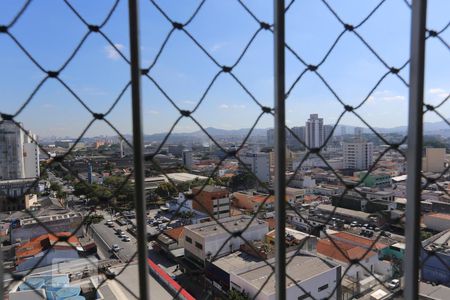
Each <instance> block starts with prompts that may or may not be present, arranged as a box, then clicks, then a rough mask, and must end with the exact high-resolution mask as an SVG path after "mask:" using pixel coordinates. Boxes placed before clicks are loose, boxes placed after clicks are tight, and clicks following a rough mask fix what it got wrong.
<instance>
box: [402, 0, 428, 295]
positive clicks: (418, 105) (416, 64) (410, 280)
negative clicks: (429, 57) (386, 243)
mask: <svg viewBox="0 0 450 300" xmlns="http://www.w3.org/2000/svg"><path fill="white" fill-rule="evenodd" d="M426 8H427V1H426V0H413V1H412V19H411V45H410V47H411V48H410V51H411V60H410V68H409V85H410V87H409V117H408V118H409V119H408V153H407V164H408V169H407V174H408V179H407V188H406V196H407V199H408V201H407V204H406V234H405V235H406V253H405V262H404V263H405V282H404V296H405V299H411V300H414V299H418V294H419V283H418V281H419V276H418V272H419V257H420V200H421V169H422V134H423V128H422V126H423V124H422V121H423V91H424V72H425V67H424V64H425V26H426Z"/></svg>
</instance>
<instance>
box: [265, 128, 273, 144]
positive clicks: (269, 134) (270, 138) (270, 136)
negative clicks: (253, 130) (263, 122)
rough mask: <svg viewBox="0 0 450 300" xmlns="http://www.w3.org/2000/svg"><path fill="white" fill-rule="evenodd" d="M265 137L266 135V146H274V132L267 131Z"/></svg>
mask: <svg viewBox="0 0 450 300" xmlns="http://www.w3.org/2000/svg"><path fill="white" fill-rule="evenodd" d="M266 135H267V146H268V147H272V146H273V145H274V144H275V130H273V129H268V130H267V132H266Z"/></svg>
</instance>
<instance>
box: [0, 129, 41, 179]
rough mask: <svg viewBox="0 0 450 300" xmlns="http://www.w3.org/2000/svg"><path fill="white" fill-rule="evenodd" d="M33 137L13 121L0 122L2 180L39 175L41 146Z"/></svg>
mask: <svg viewBox="0 0 450 300" xmlns="http://www.w3.org/2000/svg"><path fill="white" fill-rule="evenodd" d="M28 134H30V133H28ZM30 135H31V134H30ZM33 139H34V140H36V137H35V136H33ZM33 139H31V138H30V137H29V136H28V135H27V134H25V133H24V132H23V131H22V130H21V129H20V128H19V127H18V126H17V125H16V124H15V123H14V122H12V121H3V123H1V124H0V180H10V179H21V178H35V177H39V175H40V171H39V148H38V146H37V144H36V143H35V142H33Z"/></svg>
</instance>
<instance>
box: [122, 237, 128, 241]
mask: <svg viewBox="0 0 450 300" xmlns="http://www.w3.org/2000/svg"><path fill="white" fill-rule="evenodd" d="M122 241H124V242H129V241H130V238H129V237H128V236H124V237H123V238H122Z"/></svg>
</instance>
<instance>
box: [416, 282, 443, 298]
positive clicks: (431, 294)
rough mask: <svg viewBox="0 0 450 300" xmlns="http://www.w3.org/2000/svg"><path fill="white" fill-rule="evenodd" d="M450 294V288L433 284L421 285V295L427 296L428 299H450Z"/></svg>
mask: <svg viewBox="0 0 450 300" xmlns="http://www.w3.org/2000/svg"><path fill="white" fill-rule="evenodd" d="M449 294H450V288H448V287H446V286H443V285H437V286H433V285H431V284H428V283H425V282H420V283H419V295H420V296H426V297H427V299H436V300H437V299H448V295H449Z"/></svg>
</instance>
